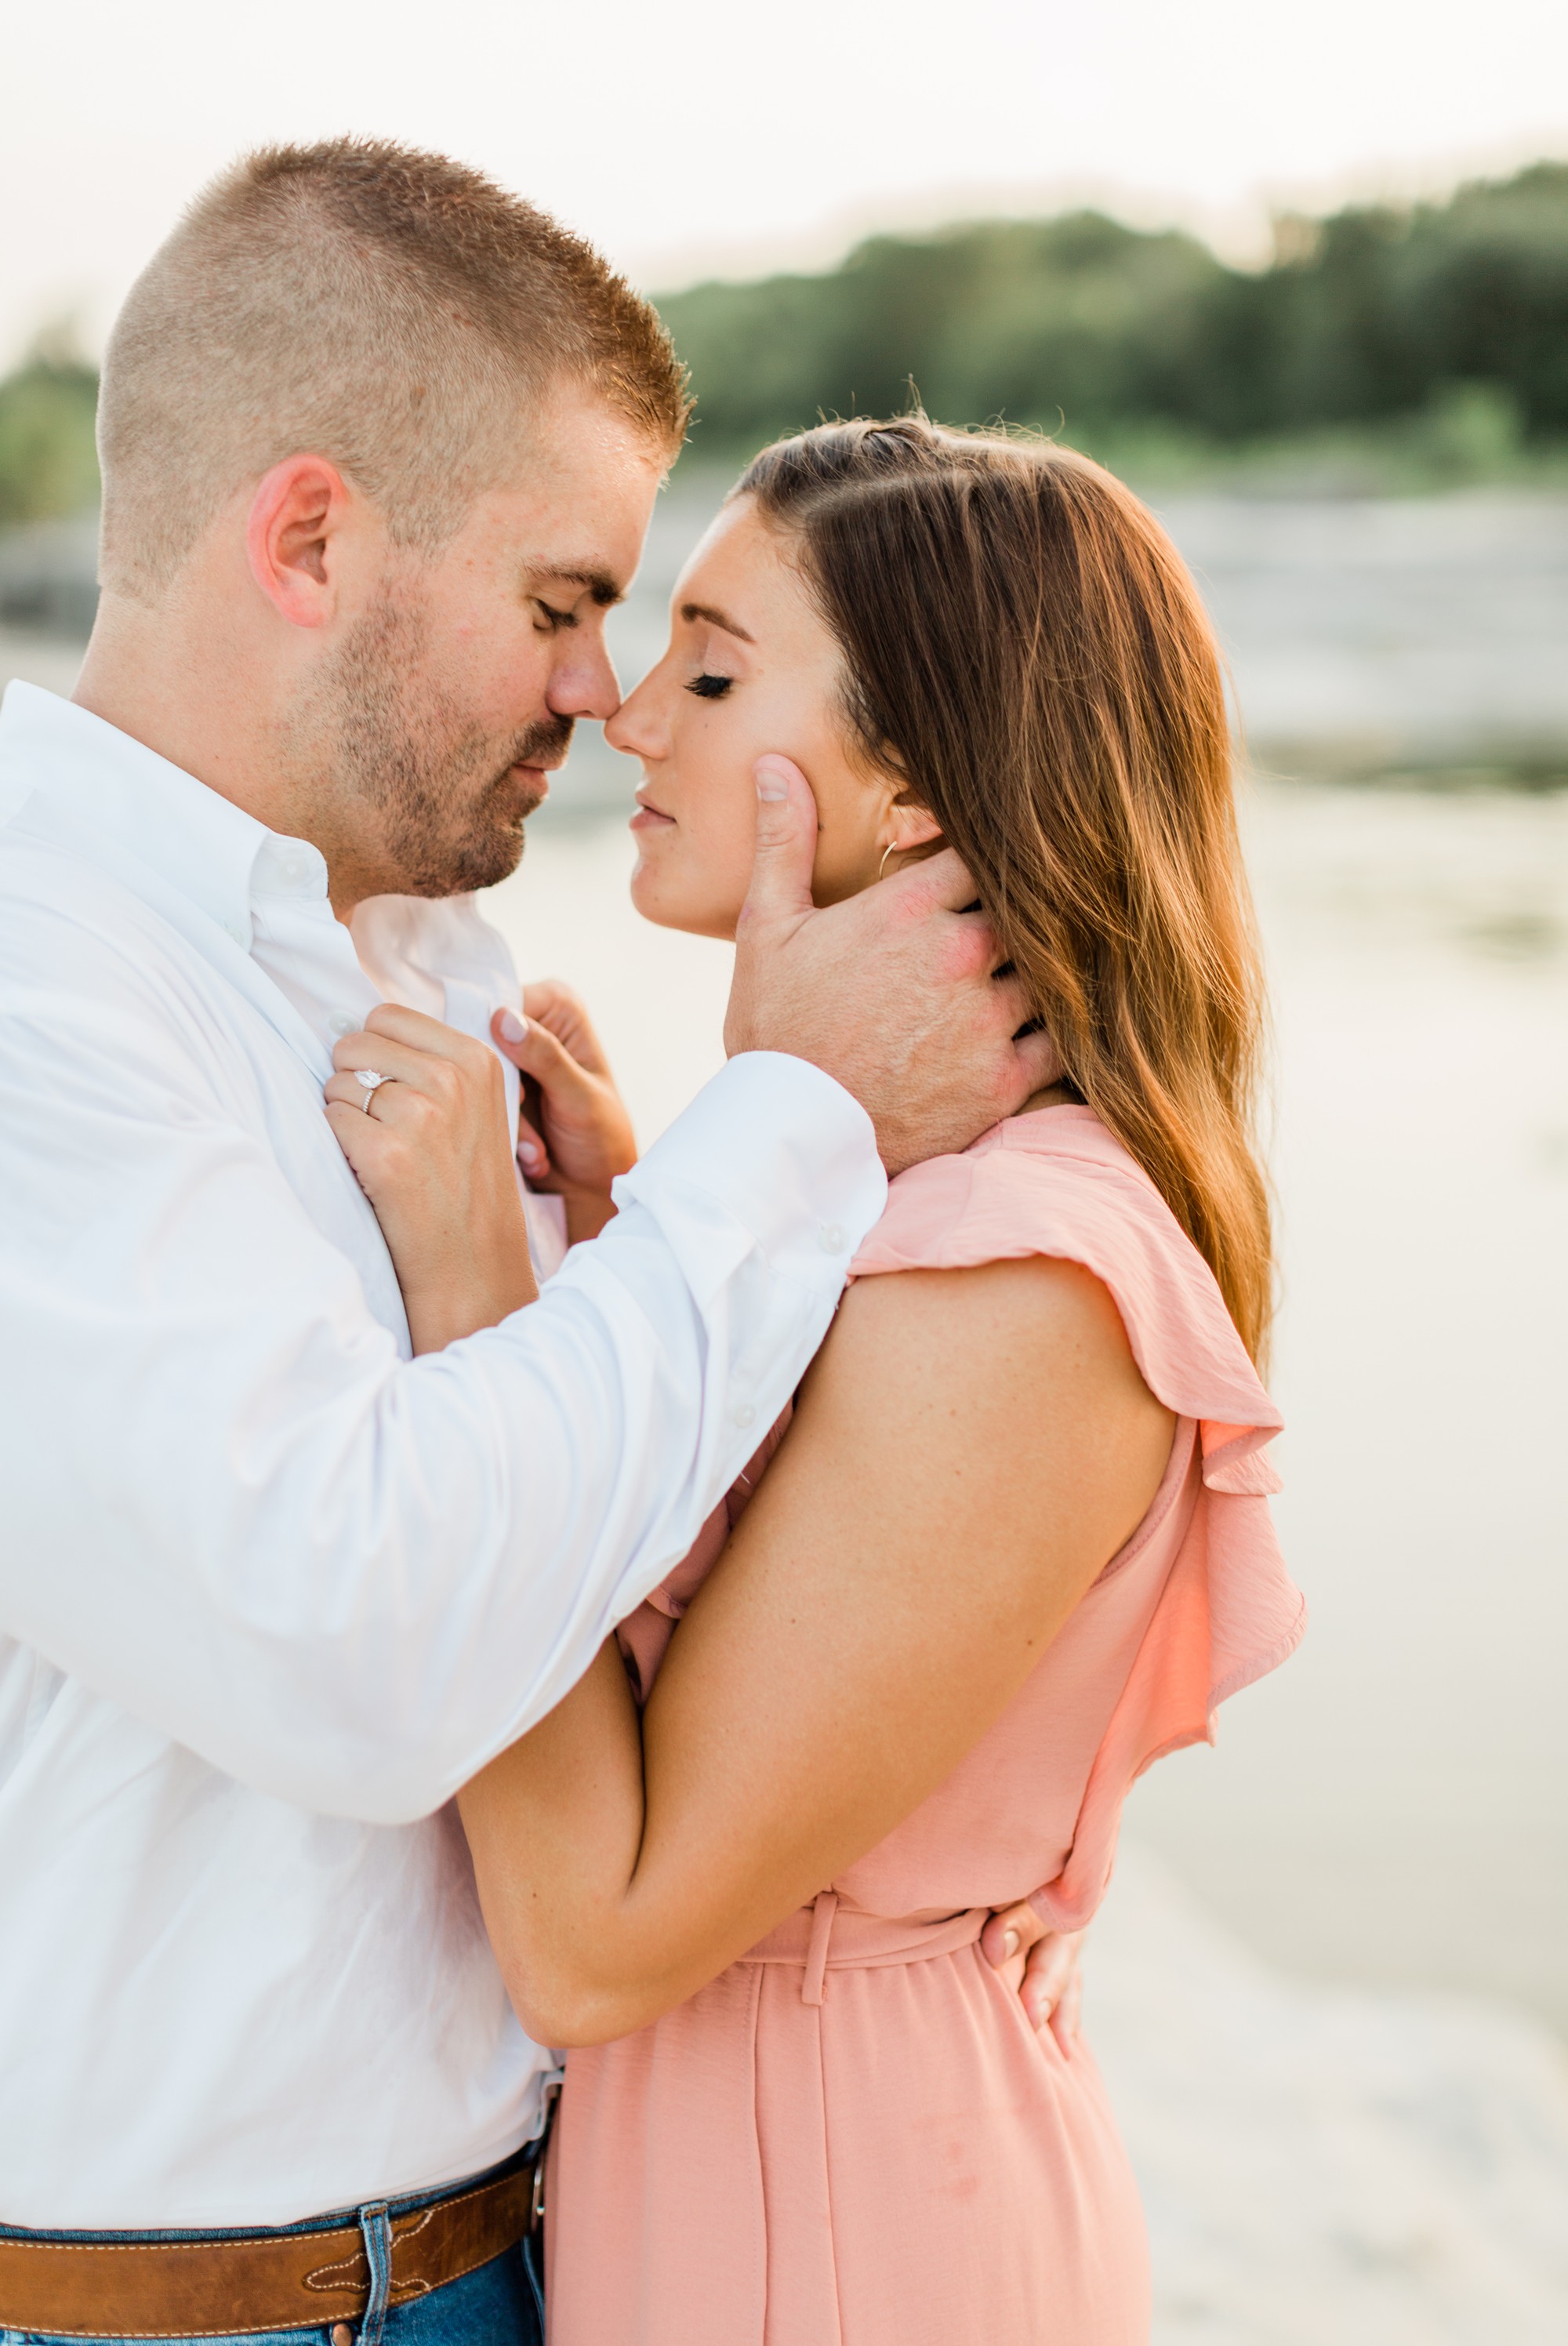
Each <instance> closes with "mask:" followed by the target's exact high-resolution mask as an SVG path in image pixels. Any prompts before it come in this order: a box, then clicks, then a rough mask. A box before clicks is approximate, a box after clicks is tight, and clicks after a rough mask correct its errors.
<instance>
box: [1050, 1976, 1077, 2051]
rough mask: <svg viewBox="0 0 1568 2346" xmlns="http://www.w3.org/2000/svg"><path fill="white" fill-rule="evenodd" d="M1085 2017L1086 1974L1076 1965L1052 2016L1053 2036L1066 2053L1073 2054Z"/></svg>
mask: <svg viewBox="0 0 1568 2346" xmlns="http://www.w3.org/2000/svg"><path fill="white" fill-rule="evenodd" d="M1083 2016H1084V1974H1083V1973H1082V1972H1081V1971H1080V1970H1079V1968H1078V1966H1077V1964H1076V1963H1074V1965H1073V1969H1072V1971H1071V1973H1070V1974H1069V1975H1068V1979H1067V1984H1066V1986H1065V1987H1064V1989H1063V1991H1062V1993H1061V1994H1060V1996H1059V1997H1058V1998H1057V2000H1056V2004H1055V2008H1054V2011H1053V2012H1052V2015H1051V2034H1052V2035H1053V2036H1054V2038H1055V2039H1056V2042H1057V2044H1058V2045H1060V2046H1061V2047H1062V2050H1063V2052H1064V2053H1071V2051H1072V2050H1073V2046H1074V2043H1075V2042H1076V2039H1077V2035H1078V2030H1079V2028H1080V2026H1081V2025H1082V2024H1083Z"/></svg>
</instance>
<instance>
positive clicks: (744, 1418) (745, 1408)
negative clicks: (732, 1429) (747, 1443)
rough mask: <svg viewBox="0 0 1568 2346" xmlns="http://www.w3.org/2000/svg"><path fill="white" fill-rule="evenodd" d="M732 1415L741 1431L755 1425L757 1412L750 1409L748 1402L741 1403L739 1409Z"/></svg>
mask: <svg viewBox="0 0 1568 2346" xmlns="http://www.w3.org/2000/svg"><path fill="white" fill-rule="evenodd" d="M734 1415H735V1423H736V1424H737V1425H738V1426H740V1427H742V1428H743V1429H744V1428H745V1427H746V1426H748V1425H755V1424H756V1423H757V1412H756V1411H755V1410H754V1409H753V1408H752V1406H751V1403H749V1402H748V1401H743V1402H742V1403H741V1404H740V1406H739V1408H738V1410H736V1412H735V1413H734Z"/></svg>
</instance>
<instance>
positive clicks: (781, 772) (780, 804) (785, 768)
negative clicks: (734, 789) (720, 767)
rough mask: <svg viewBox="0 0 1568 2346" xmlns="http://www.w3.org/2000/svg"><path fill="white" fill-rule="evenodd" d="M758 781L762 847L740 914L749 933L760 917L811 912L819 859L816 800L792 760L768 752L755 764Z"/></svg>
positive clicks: (742, 927) (775, 918) (742, 926)
mask: <svg viewBox="0 0 1568 2346" xmlns="http://www.w3.org/2000/svg"><path fill="white" fill-rule="evenodd" d="M752 778H753V780H755V782H756V785H757V853H756V859H755V861H754V862H753V864H752V867H751V886H750V888H749V889H748V892H747V897H746V903H745V905H744V906H743V908H742V910H741V914H740V930H741V935H742V937H744V935H745V932H746V929H747V928H748V926H750V927H753V928H755V927H756V925H757V924H758V923H759V922H764V921H769V922H770V921H778V920H790V919H796V920H798V919H799V917H800V916H801V915H802V914H803V913H809V912H810V911H811V909H812V905H811V867H812V865H813V864H814V863H815V862H816V860H817V801H816V800H815V799H814V798H813V797H812V795H811V785H810V783H809V781H808V780H806V777H805V775H804V774H803V773H802V772H801V771H800V769H799V766H797V765H796V764H795V763H794V761H793V760H791V759H789V758H781V757H779V756H778V755H776V754H775V753H773V752H771V751H770V752H769V755H768V756H767V757H765V758H759V760H757V763H756V765H755V766H754V767H753V769H752Z"/></svg>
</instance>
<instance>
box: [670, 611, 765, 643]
mask: <svg viewBox="0 0 1568 2346" xmlns="http://www.w3.org/2000/svg"><path fill="white" fill-rule="evenodd" d="M680 616H681V617H682V618H683V619H706V620H707V621H708V624H709V626H710V627H722V628H723V629H724V632H725V634H726V635H727V636H738V637H739V638H740V640H741V642H742V643H743V644H754V643H755V642H756V641H757V638H756V637H755V636H748V634H747V632H746V630H745V628H744V627H742V626H741V625H740V623H739V622H738V620H736V619H732V618H731V617H729V614H728V611H720V610H718V608H717V607H715V606H714V605H713V604H712V603H683V604H682V605H681V607H680Z"/></svg>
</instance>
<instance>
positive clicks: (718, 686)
mask: <svg viewBox="0 0 1568 2346" xmlns="http://www.w3.org/2000/svg"><path fill="white" fill-rule="evenodd" d="M734 681H735V678H733V677H732V676H708V675H707V674H704V675H702V676H694V677H693V678H692V679H691V681H690V683H689V684H688V685H687V692H695V693H696V695H697V699H698V700H722V699H724V696H725V694H726V693H727V692H728V690H729V688H730V686H731V685H732V684H733V683H734Z"/></svg>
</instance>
